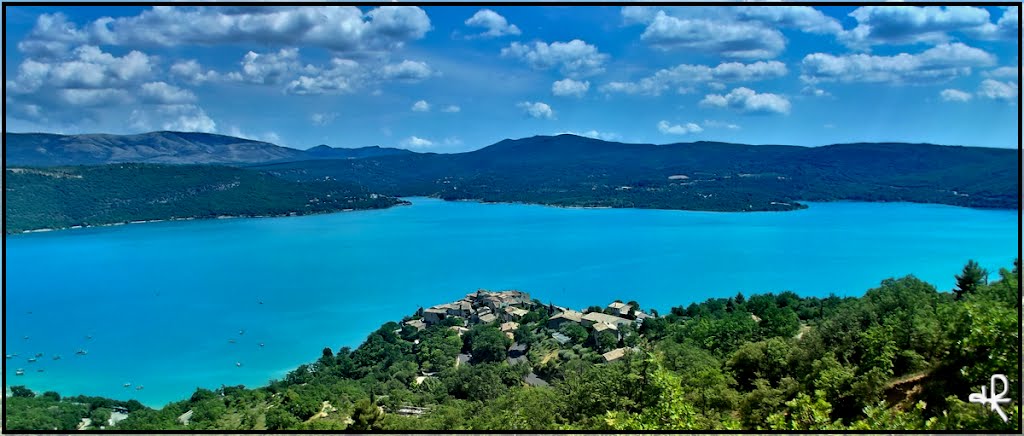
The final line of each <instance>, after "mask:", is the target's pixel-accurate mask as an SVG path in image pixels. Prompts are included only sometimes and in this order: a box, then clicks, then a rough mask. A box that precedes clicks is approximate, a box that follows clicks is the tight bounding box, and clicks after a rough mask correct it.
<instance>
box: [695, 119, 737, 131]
mask: <svg viewBox="0 0 1024 436" xmlns="http://www.w3.org/2000/svg"><path fill="white" fill-rule="evenodd" d="M703 124H704V127H708V128H712V129H729V130H739V128H740V126H738V125H736V124H733V123H728V122H724V121H717V120H704V123H703Z"/></svg>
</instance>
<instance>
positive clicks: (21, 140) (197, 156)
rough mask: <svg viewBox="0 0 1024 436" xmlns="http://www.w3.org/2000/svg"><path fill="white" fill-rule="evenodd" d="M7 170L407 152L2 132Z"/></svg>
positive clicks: (163, 136)
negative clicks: (126, 163) (24, 167)
mask: <svg viewBox="0 0 1024 436" xmlns="http://www.w3.org/2000/svg"><path fill="white" fill-rule="evenodd" d="M4 152H5V159H6V161H5V162H6V165H8V166H60V165H97V164H107V163H124V162H144V163H165V164H246V163H259V162H280V161H289V160H307V159H353V158H363V157H371V156H386V155H393V154H403V153H411V152H410V151H407V150H399V149H394V148H380V147H363V148H334V147H329V146H327V145H319V146H317V147H313V148H311V149H309V150H296V149H294V148H288V147H282V146H278V145H274V144H271V143H269V142H263V141H253V140H250V139H243V138H235V137H231V136H225V135H215V134H210V133H189V132H151V133H142V134H138V135H106V134H88V135H54V134H47V133H6V132H5V133H4Z"/></svg>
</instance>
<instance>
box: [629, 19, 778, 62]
mask: <svg viewBox="0 0 1024 436" xmlns="http://www.w3.org/2000/svg"><path fill="white" fill-rule="evenodd" d="M640 39H641V40H643V41H645V42H647V43H648V44H650V45H651V46H653V47H656V48H659V49H662V50H696V51H702V52H709V53H718V54H720V55H722V56H725V57H730V58H741V59H765V58H773V57H775V56H777V55H778V54H779V53H781V52H782V50H783V49H784V48H785V47H786V39H785V37H783V36H782V32H780V31H778V30H777V29H773V28H769V27H765V26H762V25H758V24H754V23H749V22H742V21H712V20H708V19H689V18H677V17H673V16H669V15H667V14H665V13H664V12H663V11H659V12H658V13H657V14H656V15H655V16H654V19H653V20H652V21H651V23H650V24H648V25H647V28H646V29H645V30H644V33H643V34H641V35H640Z"/></svg>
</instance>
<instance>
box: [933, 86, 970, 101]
mask: <svg viewBox="0 0 1024 436" xmlns="http://www.w3.org/2000/svg"><path fill="white" fill-rule="evenodd" d="M939 96H941V97H942V100H943V101H955V102H961V103H962V102H966V101H971V97H973V96H972V95H971V93H969V92H963V91H961V90H959V89H943V90H942V92H940V93H939Z"/></svg>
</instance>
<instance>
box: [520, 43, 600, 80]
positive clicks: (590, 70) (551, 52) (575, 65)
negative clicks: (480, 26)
mask: <svg viewBox="0 0 1024 436" xmlns="http://www.w3.org/2000/svg"><path fill="white" fill-rule="evenodd" d="M501 55H502V56H504V57H511V58H516V59H520V60H522V61H524V62H526V63H527V64H529V65H530V66H531V67H533V68H534V69H537V70H547V69H551V68H555V67H557V68H558V69H559V71H560V72H561V73H562V74H564V75H566V76H568V77H572V78H579V77H588V76H593V75H596V74H600V73H603V72H604V64H605V62H607V61H608V58H609V56H608V55H607V54H604V53H601V52H599V51H598V50H597V47H595V46H593V45H590V44H587V43H586V42H583V41H582V40H579V39H574V40H572V41H569V42H553V43H551V44H548V43H545V42H542V41H537V42H534V43H533V45H532V46H531V45H529V44H520V43H518V42H513V43H512V44H511V45H509V46H508V47H506V48H503V49H501Z"/></svg>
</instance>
